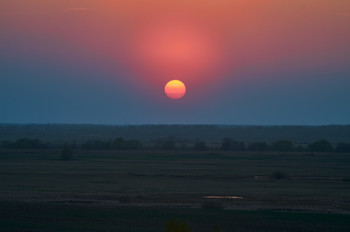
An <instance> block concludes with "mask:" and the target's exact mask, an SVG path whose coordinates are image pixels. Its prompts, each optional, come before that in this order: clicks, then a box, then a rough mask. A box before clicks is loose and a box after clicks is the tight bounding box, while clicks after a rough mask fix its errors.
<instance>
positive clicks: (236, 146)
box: [0, 137, 350, 153]
mask: <svg viewBox="0 0 350 232" xmlns="http://www.w3.org/2000/svg"><path fill="white" fill-rule="evenodd" d="M180 141H181V140H180ZM0 146H1V148H4V149H62V148H67V147H68V148H70V149H83V150H142V149H144V150H197V151H205V150H221V151H286V152H293V151H294V152H301V151H311V152H349V153H350V143H346V142H340V143H337V144H335V145H333V144H332V143H330V142H329V141H328V140H326V139H322V140H318V141H315V142H312V143H309V144H303V145H300V144H294V143H293V142H292V141H290V140H278V141H276V142H272V143H267V142H251V143H245V142H240V141H235V140H233V139H232V138H224V139H223V140H222V141H221V143H215V144H212V143H207V142H204V141H202V140H198V139H197V140H195V141H193V142H192V143H188V142H187V143H181V142H178V141H177V140H176V139H175V138H174V137H168V138H165V139H158V140H154V141H153V143H143V142H141V141H140V140H137V139H129V140H127V139H124V138H121V137H120V138H116V139H113V140H88V141H86V142H83V143H79V144H78V143H76V142H74V141H70V142H65V143H62V144H53V143H45V142H43V141H41V140H40V139H30V138H20V139H17V140H15V141H8V140H7V141H2V142H1V145H0Z"/></svg>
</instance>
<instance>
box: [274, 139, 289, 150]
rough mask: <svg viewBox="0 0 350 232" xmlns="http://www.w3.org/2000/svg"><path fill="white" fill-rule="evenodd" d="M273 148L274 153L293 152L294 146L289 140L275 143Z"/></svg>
mask: <svg viewBox="0 0 350 232" xmlns="http://www.w3.org/2000/svg"><path fill="white" fill-rule="evenodd" d="M271 148H272V150H274V151H293V150H294V145H293V143H292V142H291V141H289V140H279V141H277V142H274V143H273V144H272V146H271Z"/></svg>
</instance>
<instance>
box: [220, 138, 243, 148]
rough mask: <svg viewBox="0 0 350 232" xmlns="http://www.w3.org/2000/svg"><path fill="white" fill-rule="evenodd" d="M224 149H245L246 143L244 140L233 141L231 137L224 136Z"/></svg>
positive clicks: (222, 146)
mask: <svg viewBox="0 0 350 232" xmlns="http://www.w3.org/2000/svg"><path fill="white" fill-rule="evenodd" d="M221 150H222V151H244V150H245V144H244V143H243V142H238V141H233V140H232V139H231V138H224V139H223V140H222V143H221Z"/></svg>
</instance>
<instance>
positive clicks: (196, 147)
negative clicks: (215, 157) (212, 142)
mask: <svg viewBox="0 0 350 232" xmlns="http://www.w3.org/2000/svg"><path fill="white" fill-rule="evenodd" d="M193 149H194V150H197V151H205V150H207V145H206V144H205V142H203V141H200V140H196V141H195V142H194V145H193Z"/></svg>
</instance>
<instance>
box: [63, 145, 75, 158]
mask: <svg viewBox="0 0 350 232" xmlns="http://www.w3.org/2000/svg"><path fill="white" fill-rule="evenodd" d="M72 157H73V154H72V149H71V148H70V147H68V146H65V148H64V149H63V150H62V151H61V160H65V161H66V160H71V159H72Z"/></svg>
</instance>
